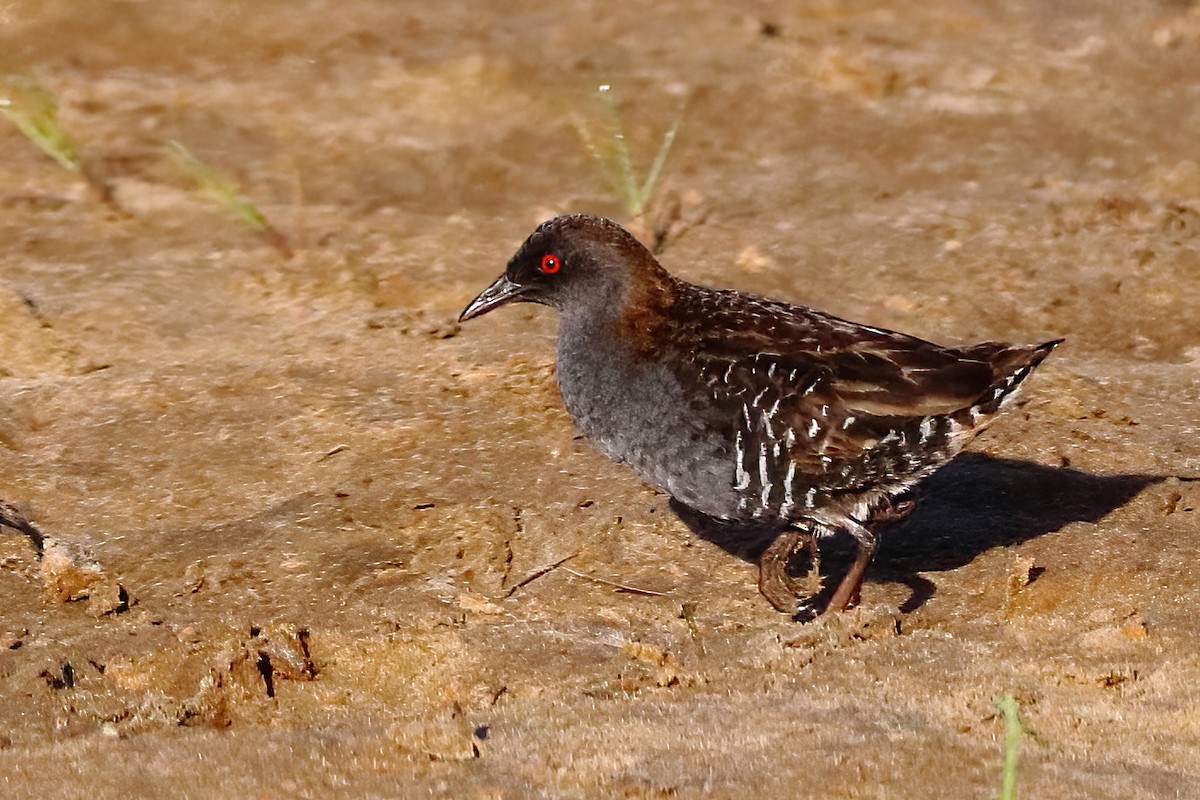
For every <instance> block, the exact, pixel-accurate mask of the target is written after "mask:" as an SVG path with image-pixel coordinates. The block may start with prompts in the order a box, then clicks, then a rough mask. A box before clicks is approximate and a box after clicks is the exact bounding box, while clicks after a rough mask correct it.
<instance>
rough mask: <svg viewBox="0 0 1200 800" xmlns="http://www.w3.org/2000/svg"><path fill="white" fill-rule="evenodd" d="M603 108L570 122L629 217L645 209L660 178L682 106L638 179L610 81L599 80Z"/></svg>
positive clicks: (681, 113)
mask: <svg viewBox="0 0 1200 800" xmlns="http://www.w3.org/2000/svg"><path fill="white" fill-rule="evenodd" d="M596 97H597V100H598V102H599V105H600V107H601V111H602V114H601V116H602V120H601V121H596V120H595V119H594V117H593V119H592V120H591V121H590V122H589V120H588V119H587V118H586V117H584V116H582V115H578V114H576V115H573V117H572V122H573V123H574V125H575V129H576V130H577V131H578V133H579V139H580V141H581V142H582V143H583V148H584V150H585V151H586V152H587V153H588V155H590V156H591V157H592V160H593V161H595V162H596V164H597V165H598V166H599V168H600V173H601V175H602V177H603V179H604V182H605V183H606V184H607V185H608V189H609V191H611V192H612V193H613V195H615V196H616V198H617V200H619V201H620V203H621V205H622V206H624V207H625V210H626V211H627V212H628V213H629V215H630V216H631V217H637V216H639V215H641V214H642V212H644V211H645V210H646V206H648V205H649V203H650V199H651V198H652V197H653V196H654V191H655V189H656V188H657V186H658V181H659V178H660V177H661V176H662V171H663V168H664V166H665V165H666V163H667V157H668V156H669V155H670V153H671V146H672V145H673V144H674V143H675V137H676V135H677V134H678V133H679V128H680V126H681V124H682V121H683V109H682V108H681V109H680V112H679V115H678V116H677V117H676V118H675V121H674V123H673V124H672V125H671V127H670V129H668V130H667V132H666V133H665V134H664V135H663V138H662V141H661V142H660V143H659V147H658V152H657V153H656V154H655V156H654V161H653V162H652V163H651V165H650V169H649V170H648V171H647V173H646V175H645V177H644V178H643V179H642V180H640V181H639V179H638V173H637V168H636V167H635V165H634V163H633V154H632V153H631V152H630V150H629V139H628V137H627V136H626V134H625V124H624V122H623V121H622V119H621V109H620V102H619V100H618V98H617V94H616V92H615V91H614V89H613V87H612V86H611V85H610V84H607V83H605V84H601V85H600V87H599V88H598V90H597V93H596Z"/></svg>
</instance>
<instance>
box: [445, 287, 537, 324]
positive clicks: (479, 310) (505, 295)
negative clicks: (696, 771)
mask: <svg viewBox="0 0 1200 800" xmlns="http://www.w3.org/2000/svg"><path fill="white" fill-rule="evenodd" d="M526 288H527V287H525V286H522V285H521V284H519V283H513V282H512V281H510V280H509V279H508V276H507V275H501V276H500V277H499V278H497V279H496V281H495V282H494V283H493V284H492V285H491V286H489V287H487V288H486V289H484V290H483V291H482V292H480V293H479V297H476V298H475V299H474V300H472V301H471V304H470V305H469V306H467V307H466V308H464V309H463V312H462V313H461V314H459V315H458V321H459V322H466V321H467V320H469V319H473V318H475V317H478V316H480V315H481V314H486V313H487V312H489V311H491V310H492V309H493V308H496V307H497V306H502V305H504V304H505V303H511V302H512V301H514V300H517V299H519V298H520V296H521V293H522V292H524V291H525V290H526Z"/></svg>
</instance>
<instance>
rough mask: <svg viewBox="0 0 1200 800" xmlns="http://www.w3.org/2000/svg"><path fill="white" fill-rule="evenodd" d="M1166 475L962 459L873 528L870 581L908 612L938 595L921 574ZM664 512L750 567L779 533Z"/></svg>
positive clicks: (1058, 523) (832, 561)
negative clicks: (900, 595)
mask: <svg viewBox="0 0 1200 800" xmlns="http://www.w3.org/2000/svg"><path fill="white" fill-rule="evenodd" d="M1166 477H1168V476H1163V475H1093V474H1091V473H1088V472H1082V471H1080V470H1077V469H1071V468H1069V467H1047V466H1043V465H1041V464H1036V463H1033V462H1031V461H1017V460H1013V459H1006V458H993V457H991V456H987V455H983V454H979V453H964V454H963V455H960V456H959V457H958V458H956V459H954V460H953V461H951V462H950V463H949V464H947V465H946V466H945V467H943V468H942V469H940V470H939V471H938V472H937V473H935V474H934V475H932V476H930V477H929V478H927V479H926V480H925V481H924V482H923V483H922V484H921V485H920V487H918V490H917V494H916V497H917V503H916V506H915V508H914V510H913V511H912V512H911V513H910V514H909V515H908V516H906V517H904V519H902V520H900V521H898V522H890V523H884V524H877V525H875V526H874V527H875V530H876V531H878V533H879V535H880V546H879V552H878V553H877V555H876V557H875V561H874V563H873V564H872V566H871V567H870V569H869V570H868V572H867V579H868V580H869V581H889V582H896V583H903V584H905V585H907V586H908V587H909V588H910V589H911V590H912V595H911V596H910V597H909V598H908V600H907V601H905V603H904V604H903V605H902V606H901V607H900V610H901V611H904V612H908V611H913V610H915V609H917V608H919V607H920V606H922V605H923V604H924V603H925V602H926V601H927V600H929V598H931V597H932V596H933V595H934V593H935V592H936V590H937V587H936V585H935V584H934V583H933V582H932V581H930V580H929V579H927V578H924V577H922V576H921V575H920V574H919V573H922V572H941V571H945V570H952V569H956V568H958V567H961V566H964V565H966V564H968V563H970V562H971V561H972V560H973V559H974V558H975V557H976V556H977V555H979V554H980V553H983V552H985V551H987V550H990V549H992V548H994V547H997V546H1010V545H1014V544H1018V543H1020V542H1024V541H1027V540H1029V539H1033V538H1036V537H1038V536H1041V535H1043V534H1046V533H1050V532H1051V531H1056V530H1058V529H1059V528H1062V527H1063V526H1065V525H1068V524H1069V523H1072V522H1096V521H1098V520H1100V519H1101V518H1103V517H1104V516H1105V515H1107V514H1109V513H1111V512H1112V511H1113V510H1115V509H1117V508H1119V507H1121V506H1122V505H1124V504H1125V503H1127V502H1129V501H1130V500H1131V499H1132V498H1133V497H1134V496H1135V495H1137V494H1138V492H1140V491H1141V490H1142V489H1144V488H1146V487H1147V486H1150V485H1151V484H1154V483H1158V482H1160V481H1162V480H1165V479H1166ZM671 507H672V509H673V510H674V511H675V513H676V514H677V515H678V516H679V518H680V519H681V520H682V521H683V522H684V524H686V525H687V526H688V527H689V528H690V529H691V530H692V532H693V533H695V534H696V535H697V536H699V537H701V538H703V539H706V540H708V541H710V542H713V543H714V544H716V545H718V546H719V547H721V548H723V549H724V550H726V551H728V552H730V553H732V554H734V555H736V556H738V557H739V558H743V559H745V560H747V561H757V560H758V557H759V555H761V554H762V551H763V550H764V549H765V548H766V546H767V545H768V544H770V542H771V541H772V539H774V538H775V536H777V535H778V534H779V532H780V530H779V528H778V527H775V528H770V527H764V526H754V525H740V524H735V523H730V522H725V521H721V520H715V519H712V518H710V517H706V516H704V515H702V514H700V513H699V512H696V511H694V510H692V509H690V508H688V507H686V506H684V505H682V504H680V503H677V502H674V501H672V503H671ZM838 538H841V537H838ZM845 539H846V542H844V543H843V542H839V541H838V539H837V538H835V539H834V540H832V541H830V542H822V544H821V548H822V553H823V554H826V553H828V555H829V556H831V558H825V557H823V558H822V564H823V565H825V566H828V565H833V567H834V569H832V570H830V572H835V571H836V570H837V568H838V566H839V563H840V562H845V561H847V560H848V557H849V556H848V555H847V554H849V553H851V552H852V545H851V544H850V543H849V537H845ZM823 571H824V570H823ZM833 583H834V584H836V582H833Z"/></svg>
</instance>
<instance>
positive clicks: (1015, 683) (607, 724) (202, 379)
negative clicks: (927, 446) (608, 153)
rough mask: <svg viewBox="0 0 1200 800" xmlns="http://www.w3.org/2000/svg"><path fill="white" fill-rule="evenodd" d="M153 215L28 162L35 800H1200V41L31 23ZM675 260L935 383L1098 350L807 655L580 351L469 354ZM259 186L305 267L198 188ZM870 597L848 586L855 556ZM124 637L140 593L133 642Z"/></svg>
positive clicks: (12, 469) (797, 23) (3, 541)
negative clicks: (950, 362) (948, 367)
mask: <svg viewBox="0 0 1200 800" xmlns="http://www.w3.org/2000/svg"><path fill="white" fill-rule="evenodd" d="M0 17H2V18H3V27H0V52H2V53H3V54H4V56H3V59H4V66H5V67H6V68H7V69H16V70H23V71H29V72H32V73H34V74H35V75H37V77H38V78H39V79H40V80H41V82H42V83H43V84H44V85H45V86H46V87H48V88H49V89H51V90H52V91H54V92H55V93H56V94H57V95H58V97H59V100H60V102H61V111H60V116H61V119H62V122H63V124H64V126H65V127H66V128H67V129H68V130H69V131H70V132H71V133H72V134H73V135H74V136H75V137H76V138H77V139H78V140H79V141H80V142H81V143H82V144H83V146H84V148H85V150H86V151H87V153H88V154H89V158H90V159H92V160H93V161H94V163H96V164H99V165H101V166H102V167H103V170H104V172H105V174H106V175H107V176H108V179H109V180H110V181H111V185H112V187H113V189H114V197H115V199H116V202H117V203H118V205H119V206H120V207H121V208H122V209H124V213H123V214H122V213H117V212H116V211H114V210H113V209H112V208H109V207H106V206H104V205H101V204H99V203H97V202H96V201H95V200H94V199H92V198H91V197H90V196H89V194H88V192H87V191H86V190H85V189H84V188H83V186H82V184H81V183H80V181H79V180H78V178H77V177H76V176H74V175H72V174H70V173H67V172H65V171H62V170H60V169H58V168H57V167H56V166H55V165H54V164H53V162H51V161H50V160H49V159H47V158H46V157H44V156H42V155H41V154H40V153H39V152H37V151H36V150H35V149H34V148H33V147H32V145H30V144H29V142H27V141H26V140H24V139H23V138H22V137H21V135H20V134H19V133H18V132H17V131H16V129H15V128H13V127H12V126H11V125H8V124H3V125H0V152H2V153H3V154H4V155H3V157H2V158H0V209H2V213H0V235H2V237H3V240H4V241H5V242H6V247H4V248H3V250H2V251H0V265H2V270H0V308H2V309H3V314H2V315H0V376H2V377H0V476H2V478H3V481H2V486H0V498H3V500H5V501H8V502H9V503H12V504H13V508H14V509H17V510H19V513H20V514H22V515H24V516H25V518H27V519H28V520H29V521H31V522H32V523H33V524H34V525H36V527H37V529H38V530H39V531H40V532H42V533H43V534H45V536H46V537H48V541H49V545H48V546H47V545H45V543H43V545H44V546H43V550H42V552H41V555H40V557H39V553H38V550H37V548H36V547H35V543H34V541H33V540H32V539H31V537H30V536H29V535H27V534H23V533H21V532H19V531H17V530H14V529H11V528H0V609H2V610H0V701H2V702H0V785H2V786H3V787H4V794H5V796H10V797H77V796H80V795H81V794H83V793H85V792H87V793H89V794H90V796H96V797H117V796H122V797H127V796H161V797H180V796H212V795H215V794H220V795H221V796H230V797H234V796H236V797H248V796H254V797H320V796H335V795H337V796H354V797H394V796H417V795H420V796H429V795H430V794H432V795H434V796H448V797H480V798H482V797H514V798H515V797H525V796H531V795H538V794H542V795H549V796H563V797H591V796H630V797H671V796H679V797H692V796H713V797H734V796H743V795H744V794H745V792H746V791H747V790H748V789H752V790H754V791H756V792H757V793H759V794H760V795H761V796H764V797H795V796H820V797H847V798H854V797H863V798H873V797H885V796H895V797H911V796H942V797H984V796H994V793H995V792H996V790H997V788H998V786H999V765H1000V744H999V740H1000V736H1001V729H1002V725H1001V722H1000V720H999V719H997V717H996V714H997V712H996V709H995V706H994V705H993V698H994V697H996V696H997V695H999V694H1003V693H1007V692H1011V693H1013V694H1015V696H1016V697H1017V699H1018V701H1019V703H1020V706H1021V712H1022V717H1023V720H1024V723H1025V726H1026V728H1027V730H1028V735H1027V736H1026V738H1025V740H1024V744H1023V750H1022V756H1021V765H1020V787H1021V791H1022V793H1023V794H1027V795H1028V796H1031V797H1062V798H1091V797H1099V796H1120V797H1130V798H1141V797H1147V798H1149V797H1154V798H1158V797H1187V796H1192V795H1193V794H1194V793H1195V791H1196V790H1195V787H1196V786H1197V785H1198V782H1200V748H1198V747H1197V743H1198V742H1200V709H1198V708H1197V701H1196V699H1195V686H1196V685H1197V682H1198V681H1200V656H1197V653H1198V652H1200V634H1198V633H1197V627H1196V623H1195V615H1194V609H1195V608H1196V607H1197V605H1198V604H1200V568H1198V567H1197V564H1198V559H1197V556H1198V553H1200V523H1198V520H1197V514H1198V512H1197V511H1196V509H1197V507H1200V483H1198V482H1194V481H1192V480H1188V479H1189V478H1195V477H1197V476H1200V436H1198V432H1200V403H1198V399H1197V398H1198V397H1200V315H1198V314H1197V313H1196V309H1197V308H1200V271H1198V263H1200V244H1198V242H1200V238H1198V236H1197V234H1198V231H1200V166H1198V164H1197V162H1198V160H1200V151H1198V150H1197V147H1196V142H1195V136H1194V135H1193V134H1194V131H1196V130H1197V129H1200V83H1198V82H1197V81H1196V80H1195V76H1196V75H1200V10H1198V9H1197V8H1196V7H1195V6H1194V5H1190V4H1188V3H1179V2H1159V3H1155V2H1149V3H1141V4H1122V3H1081V4H1072V5H1071V6H1070V10H1069V11H1068V10H1064V4H1060V3H1054V2H1027V3H1016V4H998V3H996V4H992V3H982V2H974V1H973V0H944V2H934V3H930V4H925V5H924V6H923V7H922V9H921V10H920V11H911V12H907V13H900V12H899V11H896V10H894V9H892V8H891V7H890V6H889V5H886V4H880V3H874V2H847V3H841V2H830V3H821V4H806V5H804V6H802V7H795V8H792V9H790V10H785V11H780V10H778V9H777V8H776V7H775V5H774V4H766V3H762V4H757V3H745V4H735V5H730V4H713V5H699V6H697V5H693V4H682V3H680V4H665V5H664V4H661V3H659V4H650V3H646V4H631V5H628V6H622V7H619V8H610V7H606V6H597V5H591V4H586V3H573V4H555V5H554V6H552V7H544V4H535V3H521V2H513V3H504V4H492V5H487V6H484V5H480V4H467V3H462V4H455V3H445V4H380V3H369V2H365V1H362V0H352V1H351V2H347V3H340V4H333V3H328V2H321V1H320V0H314V2H309V3H303V4H294V3H282V2H267V3H255V4H249V3H246V4H242V3H216V2H212V3H209V2H199V1H198V2H189V3H181V4H172V5H171V6H170V9H169V10H168V9H167V6H165V5H160V4H153V3H138V2H110V3H88V4H80V3H69V2H65V0H43V1H42V2H32V0H29V1H28V2H26V1H18V2H10V3H6V4H3V7H2V8H0ZM601 81H605V82H610V83H612V84H613V85H614V86H616V87H617V89H618V91H619V92H620V93H621V97H622V108H623V112H622V113H623V116H624V118H625V120H626V122H627V125H628V132H629V137H630V144H631V147H632V148H633V151H634V153H635V156H637V157H639V158H641V157H643V156H644V157H645V158H648V157H649V154H650V153H652V152H653V150H654V147H655V141H656V138H657V137H658V136H660V135H661V133H662V132H663V131H664V130H665V129H666V128H667V127H668V126H669V125H670V124H671V123H672V121H673V120H674V118H675V115H676V113H677V110H678V108H679V105H680V95H681V93H688V94H689V95H690V99H689V102H688V106H687V111H686V116H685V118H684V122H683V125H682V128H681V132H680V135H679V139H678V141H677V142H676V146H675V149H674V151H673V153H672V157H671V160H670V162H669V164H668V167H667V170H666V174H665V184H664V186H663V192H664V193H663V195H662V196H663V197H668V198H669V197H671V196H674V197H676V198H678V200H679V202H680V204H681V206H682V207H683V209H684V216H685V217H687V218H688V219H689V220H691V221H692V223H693V224H691V225H690V227H686V228H679V229H678V230H677V231H676V235H674V236H672V237H671V238H670V239H669V240H668V241H667V243H666V247H665V249H664V252H663V254H662V260H663V262H664V263H665V265H666V266H667V267H668V268H669V269H671V270H673V271H675V272H677V273H679V274H681V275H683V276H686V277H687V278H689V279H692V280H694V281H697V282H703V283H709V284H715V285H723V286H733V287H737V288H742V289H747V290H751V291H756V292H759V293H764V294H770V295H775V296H780V297H785V298H789V299H793V300H797V301H801V302H806V303H810V304H812V305H816V306H819V307H822V308H825V309H827V310H829V311H831V312H833V313H836V314H839V315H842V316H846V317H850V318H853V319H858V320H863V321H866V322H870V323H872V324H876V325H881V326H886V327H892V328H899V329H902V330H906V331H909V332H912V333H915V334H918V335H923V336H925V337H928V338H932V339H935V340H941V341H947V342H952V341H970V340H982V339H991V338H995V339H1007V340H1016V341H1020V340H1025V341H1042V340H1045V339H1049V338H1052V337H1056V336H1066V337H1067V343H1066V345H1064V346H1063V347H1062V348H1061V349H1060V350H1059V351H1058V352H1057V353H1056V354H1055V355H1054V356H1053V357H1052V358H1051V359H1050V360H1049V361H1047V363H1046V364H1045V365H1044V366H1043V367H1042V368H1041V369H1040V370H1039V372H1038V374H1037V375H1036V376H1034V378H1032V379H1031V380H1030V382H1029V385H1028V392H1027V397H1028V399H1029V400H1028V403H1027V404H1026V405H1025V406H1024V408H1022V409H1020V410H1017V411H1015V412H1013V413H1010V414H1009V415H1008V417H1007V418H1006V419H1004V420H1002V421H1000V422H998V423H997V424H996V425H995V426H994V427H993V428H992V429H991V431H989V433H988V434H987V435H986V436H985V437H984V438H983V439H982V440H980V442H979V443H978V444H977V445H976V446H975V447H974V448H973V450H974V453H973V454H970V455H968V456H965V457H963V458H962V459H960V460H959V461H957V462H955V463H954V464H953V465H951V466H950V467H948V468H947V469H945V470H944V471H943V472H942V473H939V474H938V475H937V476H936V477H935V478H934V479H933V480H932V481H931V482H930V483H929V485H928V486H927V487H926V492H925V496H924V497H923V499H922V502H921V504H920V505H919V506H918V507H917V510H916V511H915V512H914V513H913V514H912V515H911V516H910V517H908V518H907V519H906V520H904V521H903V522H902V523H899V524H897V525H895V526H893V527H892V528H891V529H890V530H889V531H888V532H887V533H886V534H885V538H884V541H883V546H882V549H881V552H880V554H879V557H878V558H877V559H876V562H875V564H874V565H873V566H872V568H871V570H870V571H869V573H868V580H867V584H866V586H865V587H864V592H863V604H862V606H861V607H860V608H858V609H857V610H855V611H854V612H852V613H850V614H847V615H845V616H843V617H841V618H838V619H834V620H831V621H829V622H828V623H819V624H814V625H796V624H794V623H792V622H790V621H788V620H787V619H786V618H785V617H783V616H781V615H779V614H777V613H776V612H774V611H773V610H772V609H771V608H770V607H769V606H768V605H767V604H766V602H765V601H764V600H763V599H762V598H761V597H759V595H758V593H757V591H756V589H755V579H756V570H755V567H754V565H753V563H752V562H750V561H747V560H746V556H747V555H748V554H749V553H751V552H752V550H753V544H752V543H749V542H746V541H742V540H736V539H735V540H731V539H729V538H728V537H723V536H722V534H721V532H720V531H702V532H701V533H702V534H703V535H697V533H695V532H693V531H692V530H690V529H689V527H688V525H687V524H685V522H684V521H681V520H680V519H679V518H678V517H677V516H676V515H675V514H674V513H673V511H672V509H671V508H670V506H669V504H668V501H667V498H666V497H664V496H662V495H660V494H657V493H656V492H654V491H653V490H651V489H648V488H647V487H645V486H643V485H642V484H640V483H639V482H638V480H637V479H636V478H635V477H634V476H632V475H631V474H629V473H628V472H627V471H626V470H624V469H623V468H620V467H617V466H615V465H612V464H610V463H609V462H608V461H606V460H605V459H604V458H602V457H601V456H599V455H598V454H596V453H595V452H594V451H593V450H592V449H591V448H590V447H589V445H588V443H587V442H586V441H583V440H578V439H576V437H575V433H574V431H573V429H572V427H571V425H570V422H569V420H568V419H567V418H566V415H565V413H564V412H563V410H562V409H561V407H560V404H559V401H558V397H557V392H556V389H555V386H554V375H553V336H554V330H555V327H554V326H555V323H554V320H553V318H552V315H551V314H550V313H549V312H548V311H545V310H543V309H537V308H533V307H519V308H509V309H505V310H503V311H500V312H497V313H495V314H493V315H490V316H489V317H487V318H485V319H483V320H479V321H477V322H473V323H471V324H469V325H468V326H465V327H464V328H462V329H461V330H460V329H459V328H458V326H457V325H455V324H454V322H453V319H454V317H455V315H456V314H457V312H458V311H459V310H460V309H461V308H462V307H463V306H464V305H465V303H466V302H467V301H468V300H469V299H470V298H471V297H472V296H474V294H475V293H476V292H477V291H478V290H479V289H481V288H482V287H483V286H485V285H486V284H487V282H489V281H490V280H491V279H492V278H493V277H494V276H495V275H496V274H497V273H498V272H499V271H500V270H501V269H502V267H503V264H504V262H505V261H506V260H507V258H508V256H509V255H510V254H511V252H512V251H513V249H514V248H515V247H516V246H517V245H518V244H519V243H520V241H521V240H522V239H523V238H524V236H525V235H527V234H528V232H529V231H530V230H532V228H533V226H534V225H535V224H536V223H537V222H539V221H540V220H542V219H544V218H546V217H548V216H551V215H552V214H555V213H559V212H564V211H578V210H586V211H593V212H599V213H607V214H610V215H613V216H615V217H617V218H621V219H624V217H623V216H622V214H623V212H622V211H621V209H620V207H619V206H618V205H617V204H616V203H614V201H613V200H612V199H611V198H610V197H607V196H606V193H605V191H604V188H603V182H602V180H601V179H600V178H599V176H598V175H597V172H596V169H595V166H594V164H592V163H591V162H590V160H589V159H588V157H587V154H586V153H585V151H584V150H583V148H582V147H581V145H580V143H579V137H578V135H577V133H576V131H575V129H574V127H573V122H572V115H573V114H576V113H587V112H588V110H589V109H593V108H594V99H593V94H592V90H593V89H594V87H595V85H596V84H597V83H599V82H601ZM168 140H178V141H181V142H183V143H185V144H186V145H187V146H188V147H189V148H191V149H192V150H193V151H194V152H196V153H197V154H198V155H199V156H201V157H202V158H203V159H205V160H206V161H207V162H208V163H210V164H212V165H214V166H216V167H219V168H221V169H223V170H226V171H228V172H230V173H232V174H233V175H235V176H236V177H237V178H238V180H239V181H240V183H241V185H242V187H243V190H244V193H245V194H246V195H247V196H249V197H251V198H252V199H253V200H254V201H255V202H256V203H257V204H258V205H259V207H260V208H261V209H262V210H263V212H264V213H265V214H266V215H267V217H268V218H269V219H270V220H271V221H272V222H273V223H274V224H275V225H276V226H277V227H278V228H279V229H280V230H281V231H282V232H283V233H284V234H285V235H286V236H287V237H288V238H289V242H290V245H291V246H292V248H293V249H294V250H295V255H294V257H293V258H292V259H290V260H289V259H285V258H284V257H283V256H282V255H281V254H280V253H279V252H278V250H277V249H275V248H272V247H271V246H270V244H269V243H267V242H265V241H264V240H263V239H262V238H261V237H259V236H257V235H256V234H255V233H254V232H253V231H251V230H249V229H248V228H246V227H244V226H242V225H240V224H239V223H238V222H237V221H236V220H234V219H232V218H230V217H229V216H227V215H226V214H225V213H224V212H223V211H222V210H221V209H219V208H217V207H215V206H214V205H213V204H212V203H211V202H209V201H208V200H206V199H205V198H204V197H202V196H200V195H199V194H198V193H197V192H196V191H195V190H194V189H193V187H192V186H191V185H189V183H188V181H187V180H186V179H185V178H184V177H183V176H181V175H180V174H179V173H178V172H176V171H174V170H173V169H172V168H171V167H170V165H169V164H168V163H167V162H166V161H165V159H164V158H163V156H162V146H163V143H164V142H166V141H168ZM833 560H834V561H836V558H834V559H833ZM122 593H124V595H122Z"/></svg>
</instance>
